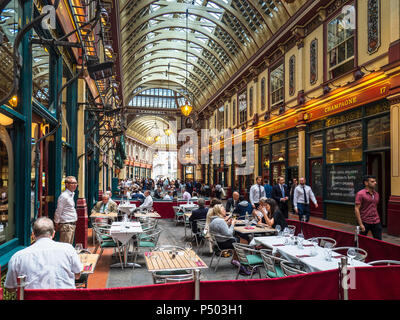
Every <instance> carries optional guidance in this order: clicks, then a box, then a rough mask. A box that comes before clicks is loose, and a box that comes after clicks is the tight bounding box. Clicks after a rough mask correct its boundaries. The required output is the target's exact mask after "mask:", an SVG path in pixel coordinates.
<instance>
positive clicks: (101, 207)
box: [92, 193, 118, 213]
mask: <svg viewBox="0 0 400 320" xmlns="http://www.w3.org/2000/svg"><path fill="white" fill-rule="evenodd" d="M117 211H118V206H117V204H116V203H115V202H114V201H112V200H110V196H109V195H108V194H107V193H105V194H103V197H102V199H101V201H99V202H97V203H96V205H95V206H94V207H93V209H92V213H95V212H100V213H110V212H117Z"/></svg>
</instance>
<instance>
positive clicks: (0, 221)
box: [0, 127, 15, 245]
mask: <svg viewBox="0 0 400 320" xmlns="http://www.w3.org/2000/svg"><path fill="white" fill-rule="evenodd" d="M11 149H12V145H11V141H10V138H9V135H8V133H7V130H6V129H5V128H4V127H0V245H1V244H3V243H5V242H7V241H10V240H12V239H13V238H14V237H15V235H14V233H15V224H14V215H13V209H12V203H13V200H12V196H11V195H10V192H12V190H9V186H11V185H12V184H13V181H12V171H13V168H12V166H11V164H12V158H11V157H10V154H9V153H10V152H11ZM9 205H11V206H10V207H9Z"/></svg>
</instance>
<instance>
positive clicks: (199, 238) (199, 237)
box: [191, 219, 206, 252]
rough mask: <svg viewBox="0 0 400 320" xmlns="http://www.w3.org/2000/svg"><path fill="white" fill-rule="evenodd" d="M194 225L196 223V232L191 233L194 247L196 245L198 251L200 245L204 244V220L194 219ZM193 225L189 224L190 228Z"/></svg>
mask: <svg viewBox="0 0 400 320" xmlns="http://www.w3.org/2000/svg"><path fill="white" fill-rule="evenodd" d="M192 223H193V222H192ZM196 225H197V232H196V233H193V235H194V239H195V241H196V247H197V252H199V251H200V248H201V246H202V245H203V246H204V244H205V238H204V236H205V231H204V230H205V228H206V220H205V219H202V220H196ZM192 227H193V226H192V225H191V228H192Z"/></svg>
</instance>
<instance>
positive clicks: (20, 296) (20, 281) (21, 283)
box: [17, 276, 26, 300]
mask: <svg viewBox="0 0 400 320" xmlns="http://www.w3.org/2000/svg"><path fill="white" fill-rule="evenodd" d="M25 286H26V276H19V277H18V278H17V300H24V298H25V297H24V290H25Z"/></svg>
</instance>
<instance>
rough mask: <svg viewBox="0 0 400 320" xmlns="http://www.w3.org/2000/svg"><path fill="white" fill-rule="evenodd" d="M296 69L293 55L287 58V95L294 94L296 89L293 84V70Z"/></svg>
mask: <svg viewBox="0 0 400 320" xmlns="http://www.w3.org/2000/svg"><path fill="white" fill-rule="evenodd" d="M295 70H296V57H295V56H294V55H293V56H291V57H290V59H289V95H291V96H292V95H294V92H295V90H296V86H295V72H296V71H295Z"/></svg>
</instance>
